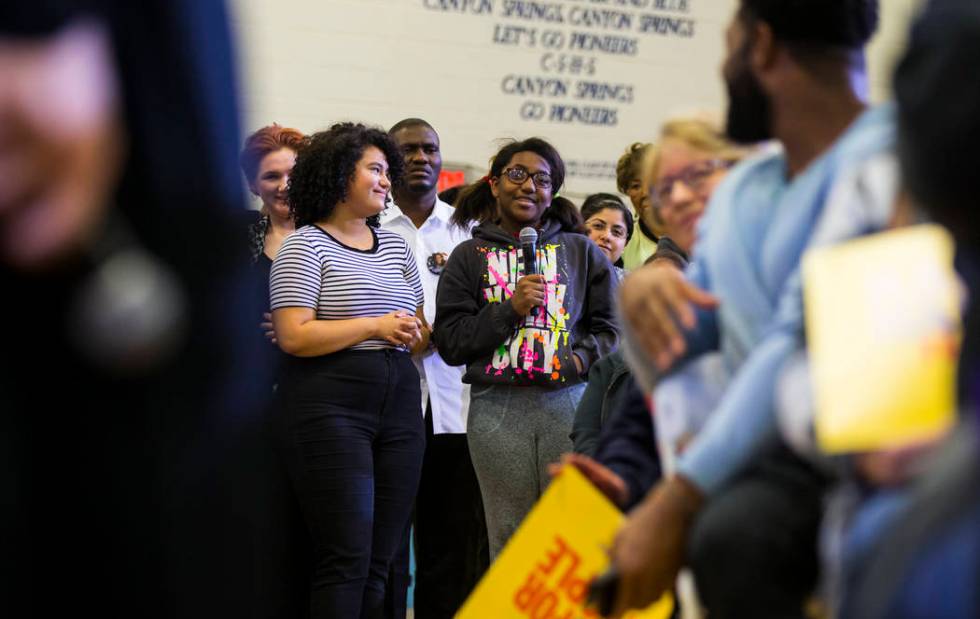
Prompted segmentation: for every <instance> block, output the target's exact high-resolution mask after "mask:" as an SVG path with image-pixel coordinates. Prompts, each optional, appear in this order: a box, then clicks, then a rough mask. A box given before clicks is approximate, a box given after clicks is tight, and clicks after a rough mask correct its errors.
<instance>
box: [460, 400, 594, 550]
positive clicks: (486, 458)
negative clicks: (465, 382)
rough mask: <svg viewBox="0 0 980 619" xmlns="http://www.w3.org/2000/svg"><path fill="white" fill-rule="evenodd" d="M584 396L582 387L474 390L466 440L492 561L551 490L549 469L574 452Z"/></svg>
mask: <svg viewBox="0 0 980 619" xmlns="http://www.w3.org/2000/svg"><path fill="white" fill-rule="evenodd" d="M584 391H585V384H584V383H582V384H578V385H573V386H571V387H566V388H564V389H544V388H542V387H513V386H510V385H489V386H487V385H474V386H473V389H472V391H471V392H470V409H469V420H468V421H467V424H466V436H467V442H468V443H469V447H470V457H471V458H472V460H473V468H474V469H475V470H476V477H477V480H478V481H479V482H480V493H481V494H482V495H483V508H484V510H485V512H486V516H487V534H488V536H489V540H490V559H491V560H493V559H495V558H496V557H497V555H498V554H499V553H500V551H501V550H502V549H503V547H504V544H506V543H507V540H508V539H510V536H511V535H513V533H514V531H515V530H516V529H517V527H518V525H520V523H521V521H522V520H523V519H524V516H526V515H527V514H528V512H530V511H531V507H532V506H533V505H534V503H535V502H536V501H537V500H538V497H540V496H541V493H542V492H544V489H545V487H547V485H548V482H549V477H548V469H547V467H548V464H550V463H551V462H557V461H558V459H559V457H560V456H561V454H563V453H565V452H566V451H571V450H572V441H571V439H570V438H569V433H570V432H571V430H572V419H573V418H574V417H575V409H576V408H577V407H578V402H579V400H580V399H582V393H583V392H584Z"/></svg>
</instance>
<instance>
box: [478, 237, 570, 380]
mask: <svg viewBox="0 0 980 619" xmlns="http://www.w3.org/2000/svg"><path fill="white" fill-rule="evenodd" d="M482 251H483V253H484V254H485V256H486V273H485V274H484V286H485V287H484V288H483V295H484V298H485V299H486V301H487V302H488V303H503V302H504V301H506V300H507V299H509V298H510V297H511V296H513V294H514V287H515V285H516V284H517V280H519V279H520V278H521V277H522V276H523V274H524V265H523V258H522V256H521V252H520V251H519V249H518V248H517V247H513V246H509V247H501V248H483V250H482ZM538 264H539V265H540V272H541V274H542V275H544V279H545V305H544V307H543V308H541V310H540V311H538V312H537V315H536V316H535V315H529V316H526V317H525V318H524V323H523V324H522V325H521V326H520V327H519V328H518V329H517V330H516V331H515V332H514V333H513V334H512V335H511V336H510V337H509V338H507V340H506V341H505V342H504V343H503V344H502V345H501V346H499V347H498V348H497V350H495V351H494V354H493V357H492V358H491V361H490V363H489V364H488V365H487V366H486V373H487V374H489V375H492V376H505V375H507V374H510V375H511V377H512V378H516V377H520V378H521V379H523V380H534V379H535V378H538V377H540V376H544V377H546V378H548V379H550V380H553V381H556V382H565V381H566V377H565V376H564V375H563V374H562V371H561V370H562V361H561V360H562V359H566V360H570V359H571V351H570V350H569V349H568V325H567V320H568V315H569V312H568V310H567V308H566V307H565V291H566V289H567V284H566V283H565V280H566V279H567V275H566V273H565V272H564V269H562V268H560V266H559V262H558V245H556V244H546V245H543V246H542V247H539V248H538ZM573 371H574V370H573Z"/></svg>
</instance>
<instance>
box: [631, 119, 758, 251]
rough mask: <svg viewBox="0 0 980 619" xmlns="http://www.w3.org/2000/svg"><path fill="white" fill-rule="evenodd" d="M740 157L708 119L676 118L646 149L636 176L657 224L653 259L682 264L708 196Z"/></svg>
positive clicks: (739, 153)
mask: <svg viewBox="0 0 980 619" xmlns="http://www.w3.org/2000/svg"><path fill="white" fill-rule="evenodd" d="M744 155H745V151H744V150H743V149H740V148H738V147H736V146H735V145H734V144H732V143H731V142H730V141H728V140H727V139H726V138H725V136H724V135H723V134H722V132H721V130H720V129H719V128H718V127H716V126H715V125H714V124H712V123H711V122H710V121H708V120H705V119H701V118H678V119H675V120H671V121H668V122H667V123H665V124H664V126H663V128H662V129H661V131H660V139H659V141H658V142H657V145H656V146H655V147H653V148H651V149H649V150H648V151H647V154H646V159H645V163H644V166H643V177H642V178H643V181H642V182H643V186H645V187H648V188H649V191H650V208H651V211H653V213H654V214H655V216H656V218H657V219H658V220H659V221H660V222H661V223H662V230H663V234H662V235H661V238H660V242H659V243H658V247H657V252H656V254H655V257H654V259H656V260H659V259H670V260H674V261H675V262H676V263H677V264H678V265H679V266H683V265H685V264H686V263H687V260H688V258H689V257H690V255H691V250H692V249H693V248H694V241H695V238H696V236H697V225H698V222H699V221H701V216H702V215H704V212H705V208H706V207H707V204H708V200H709V198H710V197H711V194H712V192H713V191H714V189H715V187H716V186H717V185H718V183H720V182H721V180H722V179H723V178H724V177H725V175H726V174H727V173H728V170H729V168H731V167H732V166H733V165H734V164H735V163H737V162H738V161H739V160H740V159H742V157H743V156H744Z"/></svg>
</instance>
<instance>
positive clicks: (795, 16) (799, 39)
mask: <svg viewBox="0 0 980 619" xmlns="http://www.w3.org/2000/svg"><path fill="white" fill-rule="evenodd" d="M740 15H741V16H742V17H743V18H745V17H747V18H749V19H757V20H759V21H763V22H765V23H767V24H769V27H770V28H772V32H773V36H774V37H775V39H776V40H777V41H779V42H781V43H785V44H789V45H791V46H799V47H802V48H805V49H820V48H843V49H859V48H861V47H863V46H864V45H865V43H867V42H868V40H869V39H870V38H871V35H872V34H874V32H875V30H876V29H877V27H878V0H741V11H740Z"/></svg>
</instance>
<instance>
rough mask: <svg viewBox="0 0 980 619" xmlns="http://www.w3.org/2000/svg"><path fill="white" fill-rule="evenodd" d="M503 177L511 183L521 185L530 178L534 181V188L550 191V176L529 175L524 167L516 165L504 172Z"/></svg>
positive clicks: (543, 173)
mask: <svg viewBox="0 0 980 619" xmlns="http://www.w3.org/2000/svg"><path fill="white" fill-rule="evenodd" d="M504 176H506V177H507V180H509V181H510V182H512V183H515V184H517V185H523V184H524V181H526V180H527V179H528V178H530V179H531V180H532V181H534V186H535V187H537V188H538V189H551V175H550V174H548V173H547V172H535V173H534V174H531V173H530V172H528V171H527V168H525V167H524V166H519V165H516V166H514V167H512V168H507V169H506V170H504Z"/></svg>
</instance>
